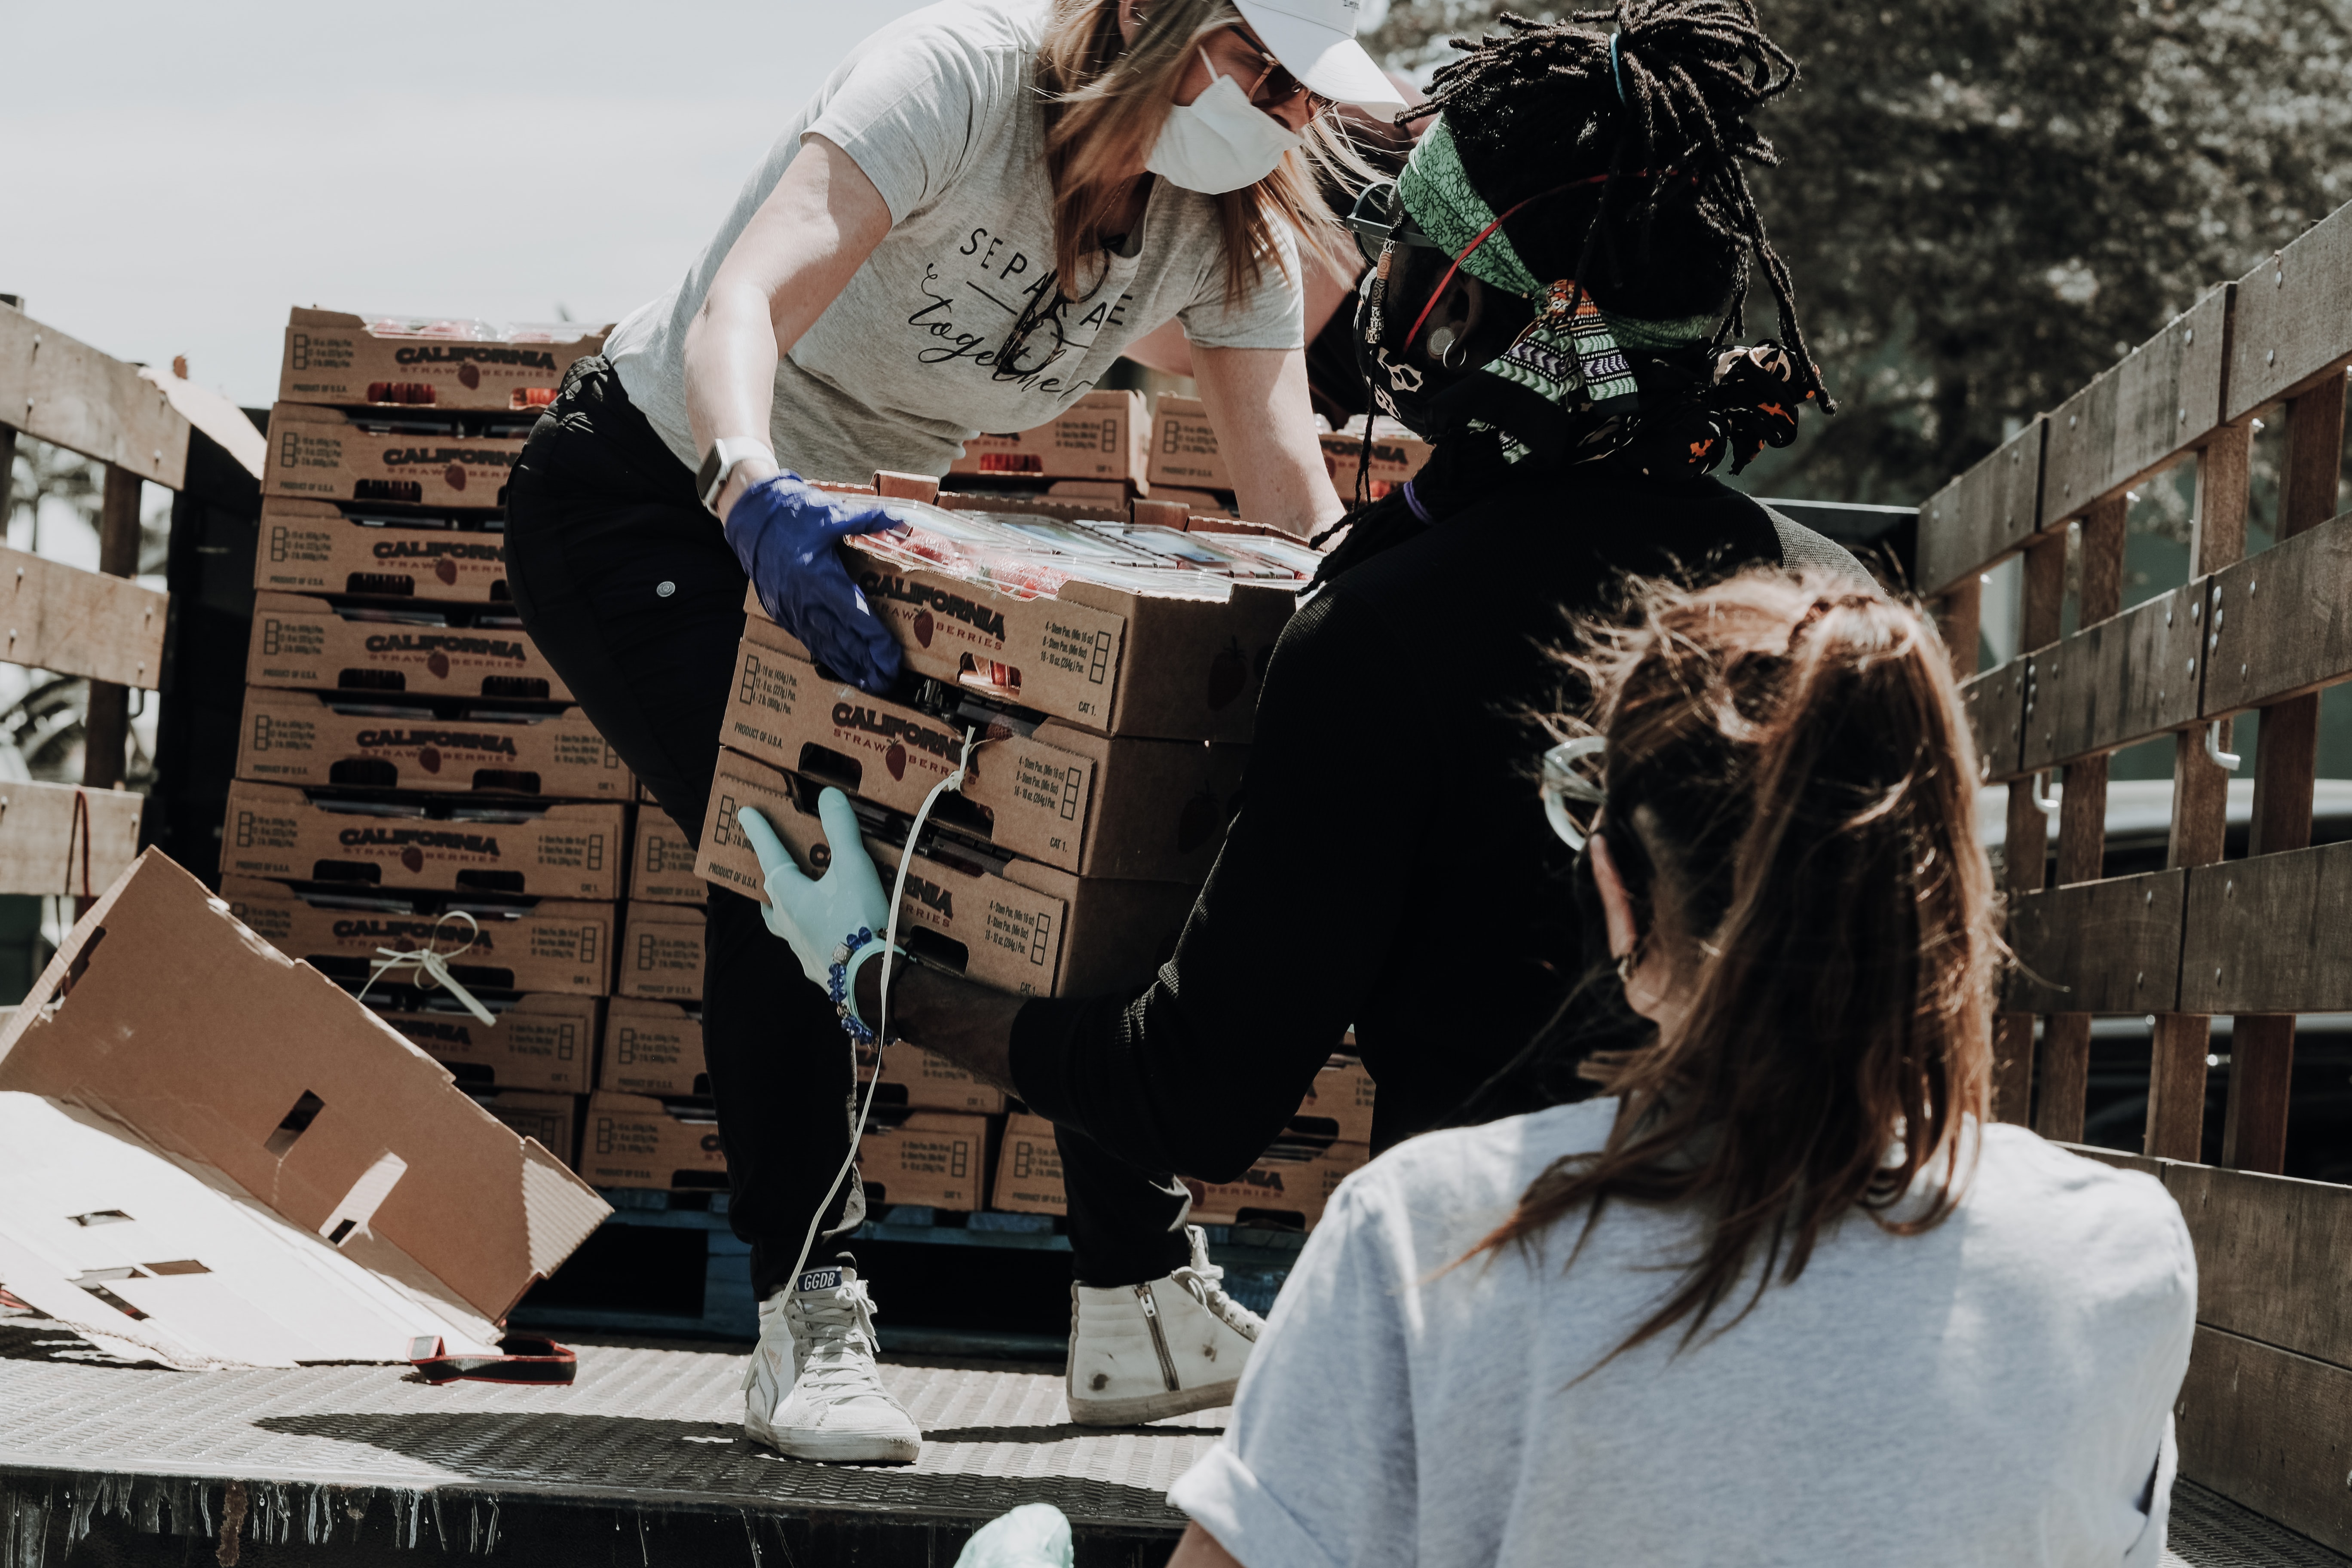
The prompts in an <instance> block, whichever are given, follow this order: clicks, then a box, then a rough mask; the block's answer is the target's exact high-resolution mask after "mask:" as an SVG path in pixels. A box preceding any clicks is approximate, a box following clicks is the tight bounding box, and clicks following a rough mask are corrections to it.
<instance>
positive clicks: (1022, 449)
mask: <svg viewBox="0 0 2352 1568" xmlns="http://www.w3.org/2000/svg"><path fill="white" fill-rule="evenodd" d="M1150 434H1151V421H1150V417H1149V416H1146V415H1145V413H1144V409H1143V394H1141V393H1139V392H1089V393H1087V395H1085V396H1083V397H1081V398H1079V399H1078V400H1077V401H1076V403H1073V404H1072V405H1070V406H1069V407H1067V408H1066V409H1064V410H1062V412H1061V413H1059V414H1057V415H1055V416H1054V418H1053V421H1052V422H1051V423H1050V424H1045V425H1040V426H1037V427H1036V428H1035V429H1034V430H1024V431H1022V432H1020V433H1019V434H1017V435H1008V436H974V437H971V439H970V440H968V441H966V442H965V443H964V444H963V456H962V457H961V458H957V459H956V460H955V461H954V462H953V463H952V464H950V466H949V468H948V472H950V473H951V474H990V475H1004V476H1008V477H1030V478H1036V479H1117V480H1121V481H1124V482H1126V483H1129V484H1132V485H1136V486H1138V487H1140V486H1141V485H1142V484H1143V483H1144V474H1145V470H1146V468H1147V463H1146V460H1145V457H1144V447H1145V445H1146V444H1147V443H1148V442H1149V440H1150Z"/></svg>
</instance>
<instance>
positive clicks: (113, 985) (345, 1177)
mask: <svg viewBox="0 0 2352 1568" xmlns="http://www.w3.org/2000/svg"><path fill="white" fill-rule="evenodd" d="M0 1090H21V1091H24V1092H26V1093H28V1094H34V1095H44V1096H47V1097H50V1098H52V1099H57V1100H71V1101H73V1102H75V1103H76V1104H79V1105H82V1106H86V1107H89V1108H91V1109H92V1110H100V1111H101V1113H102V1114H103V1115H104V1116H105V1117H107V1118H108V1119H110V1121H112V1122H114V1123H117V1124H120V1125H122V1126H125V1127H128V1128H129V1129H131V1131H134V1132H136V1133H137V1134H138V1135H139V1136H140V1137H142V1138H143V1139H145V1140H147V1141H148V1142H152V1144H154V1145H155V1146H156V1147H157V1148H160V1149H163V1150H164V1151H166V1152H169V1154H170V1155H171V1156H172V1157H173V1158H174V1159H176V1160H179V1161H182V1162H184V1163H186V1164H187V1168H189V1169H191V1170H194V1171H196V1172H197V1173H199V1174H200V1175H203V1176H205V1178H206V1179H208V1180H209V1179H212V1178H213V1177H214V1176H215V1175H216V1176H217V1178H218V1179H219V1180H221V1181H224V1182H226V1183H230V1184H234V1185H235V1186H236V1187H237V1188H238V1189H241V1191H242V1194H244V1196H245V1198H246V1199H247V1201H249V1202H250V1203H251V1204H253V1205H255V1206H256V1207H257V1208H260V1209H265V1210H267V1211H268V1212H269V1213H271V1214H274V1215H277V1216H278V1218H279V1219H281V1220H283V1221H285V1222H286V1223H287V1224H288V1225H289V1226H294V1227H296V1228H297V1229H299V1230H301V1231H303V1232H306V1233H308V1234H309V1235H310V1236H312V1237H320V1238H322V1239H323V1241H324V1243H325V1244H326V1245H327V1246H328V1247H332V1248H340V1249H341V1253H342V1255H343V1256H345V1257H347V1258H352V1260H353V1261H355V1262H356V1263H358V1264H359V1265H361V1266H362V1268H366V1269H369V1270H371V1271H372V1272H373V1273H374V1274H376V1275H377V1276H379V1277H380V1278H381V1279H383V1280H385V1281H386V1282H387V1283H388V1285H389V1286H390V1287H391V1288H392V1289H394V1290H396V1291H397V1292H399V1293H400V1294H402V1295H404V1296H405V1297H407V1298H409V1300H410V1302H411V1304H412V1305H414V1306H415V1307H416V1308H417V1309H418V1310H417V1311H416V1312H415V1318H416V1319H417V1320H418V1321H426V1320H428V1319H436V1318H437V1319H439V1320H443V1321H446V1320H447V1319H448V1318H449V1317H450V1316H451V1315H452V1314H456V1315H458V1316H462V1317H466V1318H467V1319H468V1320H469V1321H472V1322H474V1323H476V1324H477V1325H478V1327H479V1329H480V1330H481V1331H482V1334H483V1335H488V1334H490V1333H493V1332H494V1331H493V1330H492V1329H491V1324H492V1323H494V1322H495V1321H497V1320H499V1319H500V1318H503V1317H504V1316H505V1315H506V1313H507V1310H508V1309H509V1308H510V1307H512V1306H513V1305H514V1303H515V1302H516V1301H517V1300H520V1298H521V1296H522V1294H523V1292H524V1291H525V1290H527V1289H530V1286H531V1284H532V1283H533V1282H534V1281H536V1280H538V1279H543V1278H545V1277H546V1276H547V1275H549V1274H551V1273H552V1272H554V1270H555V1268H556V1266H557V1265H558V1264H560V1263H561V1262H562V1261H563V1259H564V1258H566V1257H568V1256H569V1255H570V1254H571V1252H572V1249H573V1248H574V1247H578V1246H579V1245H580V1243H581V1242H582V1241H583V1240H584V1239H585V1238H586V1237H587V1236H588V1233H589V1232H590V1231H592V1230H593V1229H595V1228H596V1226H598V1225H599V1224H601V1223H602V1222H603V1220H604V1216H605V1215H607V1214H609V1213H610V1212H611V1211H610V1210H609V1209H608V1208H607V1207H606V1206H605V1205H604V1203H603V1202H602V1201H601V1200H599V1199H598V1198H597V1196H596V1195H595V1194H594V1193H593V1192H592V1191H590V1190H589V1189H588V1188H587V1187H586V1186H584V1185H583V1184H581V1183H580V1182H578V1181H577V1180H575V1179H574V1178H573V1177H572V1173H570V1172H568V1171H566V1170H565V1169H564V1168H563V1166H562V1163H560V1162H559V1161H557V1160H556V1159H555V1158H554V1156H553V1155H551V1153H550V1152H548V1151H547V1150H546V1149H544V1148H543V1147H541V1146H540V1145H539V1144H537V1143H534V1142H530V1141H529V1140H526V1139H520V1138H517V1137H516V1136H515V1135H514V1133H513V1132H511V1131H509V1130H508V1129H506V1128H504V1127H501V1126H499V1124H498V1122H496V1121H493V1120H492V1119H491V1118H490V1117H489V1115H488V1113H486V1112H485V1111H483V1110H481V1109H480V1108H479V1107H478V1106H476V1105H474V1104H472V1103H471V1102H470V1101H468V1100H467V1099H466V1097H465V1096H464V1095H463V1094H460V1093H459V1092H458V1091H457V1089H456V1088H455V1087H453V1086H452V1084H451V1083H450V1079H449V1072H448V1069H447V1068H444V1067H442V1066H441V1065H440V1064H439V1063H437V1062H436V1061H434V1060H433V1059H432V1058H430V1057H427V1056H426V1055H425V1053H424V1052H422V1051H420V1050H418V1049H416V1048H415V1047H414V1046H412V1045H410V1044H409V1043H408V1042H407V1041H406V1040H404V1039H403V1038H401V1037H400V1036H399V1035H397V1034H395V1033H394V1031H393V1030H392V1029H390V1028H389V1027H387V1026H385V1025H384V1024H383V1021H382V1020H381V1019H379V1018H377V1017H375V1016H373V1015H372V1014H370V1013H369V1012H368V1010H367V1009H366V1008H365V1007H363V1006H362V1005H359V1004H358V1003H356V1002H354V1001H352V998H351V997H350V996H349V995H347V994H344V993H343V992H342V991H341V989H340V988H338V987H337V986H336V985H335V984H334V983H333V982H332V981H331V980H329V979H328V978H327V977H326V976H325V975H323V974H320V973H318V972H317V971H316V970H314V969H311V968H310V967H309V966H307V965H305V964H300V963H295V962H293V961H292V960H290V959H289V958H288V957H286V955H285V954H283V953H282V952H277V951H274V950H273V949H272V948H271V947H270V946H269V945H268V943H267V942H264V941H260V940H257V933H256V932H255V931H252V930H250V929H248V928H247V927H246V926H244V925H241V924H240V923H239V922H238V921H236V919H234V918H232V915H231V912H230V910H229V908H228V906H227V905H226V904H225V903H223V902H222V901H221V900H216V899H215V898H213V897H212V895H211V894H210V893H208V892H206V891H205V888H204V886H203V884H201V883H199V882H198V881H197V880H196V879H194V878H193V877H191V876H189V875H188V874H187V873H186V872H185V871H183V870H181V869H180V868H178V867H177V866H174V865H173V864H172V862H171V861H170V860H169V859H167V858H165V857H164V856H163V854H162V853H161V852H160V851H157V850H153V849H150V850H148V851H147V852H146V853H145V854H144V855H142V856H141V857H140V858H139V860H138V861H137V862H136V863H135V864H134V865H133V866H132V867H131V869H129V870H128V871H125V872H124V873H123V874H122V875H121V877H120V878H119V879H116V881H115V883H114V885H113V886H112V887H111V888H109V889H107V891H106V893H105V894H104V896H102V897H101V898H100V900H98V902H97V903H96V904H95V905H93V906H92V907H91V909H90V910H89V913H88V914H86V915H84V916H83V917H82V919H81V921H79V923H78V924H77V925H76V926H75V927H74V929H73V931H72V932H71V933H70V934H69V935H68V937H67V939H66V941H65V942H64V944H63V945H62V946H61V947H60V948H59V949H58V953H57V956H56V957H54V958H53V959H51V960H50V962H49V964H48V967H47V969H46V970H45V971H43V973H42V974H41V977H40V979H39V980H38V981H37V983H36V984H34V986H33V989H32V991H31V993H30V995H29V997H28V998H27V1001H26V1005H23V1006H21V1007H19V1008H17V1009H16V1013H15V1015H14V1016H13V1018H12V1019H11V1021H10V1022H9V1024H8V1026H7V1027H6V1030H5V1033H0ZM108 1206H113V1207H122V1206H124V1205H108ZM128 1212H130V1213H131V1214H133V1215H136V1214H137V1212H138V1211H136V1210H135V1209H131V1210H128ZM158 1239H159V1240H160V1237H159V1238H158ZM150 1256H151V1257H158V1258H188V1257H190V1256H191V1254H190V1252H189V1251H187V1250H180V1249H178V1248H173V1249H171V1250H165V1251H161V1252H158V1253H152V1254H150ZM142 1261H143V1260H142ZM195 1278H198V1279H202V1278H204V1277H203V1276H196V1277H195ZM157 1283H158V1287H159V1292H162V1293H161V1294H159V1297H158V1300H161V1299H162V1295H163V1294H168V1290H166V1289H164V1287H165V1282H164V1281H161V1280H159V1281H158V1282H157ZM8 1284H9V1288H10V1289H15V1290H19V1291H21V1290H22V1289H24V1288H25V1284H26V1281H25V1280H23V1279H19V1278H18V1276H17V1271H16V1265H15V1263H14V1262H13V1261H12V1262H11V1263H10V1264H9V1265H8ZM196 1289H202V1287H197V1288H196ZM149 1310H150V1312H151V1316H152V1319H153V1321H155V1322H156V1323H157V1324H159V1325H163V1324H165V1323H166V1312H165V1310H162V1309H160V1308H151V1309H149ZM118 1316H119V1317H121V1319H123V1320H124V1321H122V1323H121V1328H119V1329H113V1330H110V1331H114V1332H121V1333H123V1334H124V1335H125V1337H129V1338H132V1339H136V1338H137V1337H138V1335H137V1333H136V1332H132V1331H136V1330H137V1329H139V1327H140V1323H139V1322H138V1321H136V1320H130V1319H129V1318H128V1314H118ZM304 1321H306V1322H307V1321H308V1319H307V1317H306V1318H305V1319H304ZM420 1331H429V1330H420ZM291 1337H292V1336H289V1339H290V1338H291ZM403 1349H404V1346H401V1345H399V1344H397V1343H393V1344H385V1345H382V1346H380V1347H378V1349H377V1350H376V1351H375V1352H374V1353H373V1355H372V1356H371V1357H369V1358H368V1359H384V1360H392V1359H398V1358H399V1356H400V1354H401V1352H402V1350H403Z"/></svg>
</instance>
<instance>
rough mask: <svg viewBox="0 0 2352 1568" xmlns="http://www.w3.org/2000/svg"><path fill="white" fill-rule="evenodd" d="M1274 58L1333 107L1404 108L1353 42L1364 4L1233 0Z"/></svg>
mask: <svg viewBox="0 0 2352 1568" xmlns="http://www.w3.org/2000/svg"><path fill="white" fill-rule="evenodd" d="M1233 4H1234V10H1236V11H1239V12H1240V13H1241V14H1242V20H1244V21H1245V22H1247V23H1248V24H1249V26H1250V31H1251V32H1253V33H1255V34H1256V35H1257V36H1258V38H1259V40H1260V41H1261V42H1263V43H1264V44H1265V47H1267V48H1269V49H1272V50H1273V51H1274V58H1276V59H1277V60H1279V61H1281V62H1282V64H1283V66H1284V67H1285V68H1286V69H1287V70H1288V71H1289V72H1290V74H1291V75H1293V76H1295V77H1297V79H1299V80H1300V81H1303V82H1305V83H1306V84H1307V89H1308V90H1309V91H1312V92H1318V93H1320V94H1322V95H1323V96H1324V97H1325V98H1328V99H1330V100H1333V101H1334V102H1337V103H1352V104H1356V105H1358V106H1359V107H1360V108H1363V109H1369V110H1375V111H1379V112H1382V113H1387V114H1394V113H1395V112H1397V110H1401V109H1402V108H1403V107H1404V106H1405V100H1404V99H1403V98H1402V96H1401V95H1399V93H1398V92H1397V89H1396V84H1395V83H1394V82H1391V80H1389V79H1388V77H1387V76H1386V75H1385V74H1384V73H1383V72H1382V71H1381V68H1380V67H1379V66H1377V65H1374V64H1373V63H1372V57H1371V56H1370V55H1368V54H1366V53H1365V52H1364V46H1363V45H1361V44H1360V43H1358V42H1356V17H1357V14H1358V13H1359V11H1360V9H1361V6H1362V0H1233Z"/></svg>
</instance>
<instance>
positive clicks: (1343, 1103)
mask: <svg viewBox="0 0 2352 1568" xmlns="http://www.w3.org/2000/svg"><path fill="white" fill-rule="evenodd" d="M1349 1038H1350V1040H1351V1041H1352V1039H1353V1037H1352V1036H1350V1037H1349ZM1374 1090H1375V1086H1374V1084H1373V1083H1372V1075H1371V1074H1370V1073H1368V1072H1366V1071H1365V1070H1364V1064H1363V1062H1362V1060H1361V1059H1360V1058H1356V1057H1352V1056H1345V1055H1335V1056H1333V1057H1332V1058H1331V1059H1330V1060H1329V1061H1328V1062H1326V1063H1325V1064H1324V1065H1323V1068H1322V1070H1321V1071H1319V1072H1318V1073H1317V1074H1316V1075H1315V1081H1314V1082H1313V1083H1312V1084H1310V1085H1308V1086H1307V1099H1306V1101H1305V1102H1304V1103H1303V1104H1301V1105H1300V1106H1299V1108H1298V1116H1297V1118H1294V1119H1293V1120H1294V1122H1297V1121H1305V1122H1306V1125H1307V1127H1308V1128H1309V1129H1311V1130H1313V1131H1317V1132H1318V1133H1320V1134H1322V1135H1323V1136H1325V1137H1328V1138H1337V1139H1338V1140H1339V1142H1342V1143H1370V1142H1371V1141H1372V1100H1373V1096H1374Z"/></svg>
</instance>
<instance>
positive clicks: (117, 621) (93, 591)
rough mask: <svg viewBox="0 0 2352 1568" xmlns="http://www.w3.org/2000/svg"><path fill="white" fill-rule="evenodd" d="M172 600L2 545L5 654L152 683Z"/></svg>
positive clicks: (121, 682) (119, 680)
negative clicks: (167, 610) (167, 613)
mask: <svg viewBox="0 0 2352 1568" xmlns="http://www.w3.org/2000/svg"><path fill="white" fill-rule="evenodd" d="M168 603H169V600H168V599H167V597H166V596H165V595H162V594H158V593H156V592H155V591H154V590H153V589H152V588H142V587H141V586H140V585H139V584H136V583H131V582H127V581H125V580H123V579H121V578H119V577H107V576H101V575H100V574H98V573H95V572H84V571H82V570H81V569H80V568H79V567H74V566H67V565H64V564H61V563H58V562H55V561H47V560H44V559H42V558H41V557H40V556H38V555H32V554H27V553H26V552H24V551H21V550H10V549H7V548H5V546H0V660H5V662H7V663H10V664H23V665H30V666H32V667H34V668H37V669H47V670H51V671H54V672H55V673H57V674H58V675H86V676H89V677H90V678H92V679H98V680H110V681H112V682H114V683H115V684H116V685H118V686H136V687H141V688H143V689H147V690H150V691H152V690H153V689H155V684H156V678H157V673H158V671H159V670H160V669H161V668H162V667H163V611H164V606H165V605H167V604H168Z"/></svg>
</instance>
